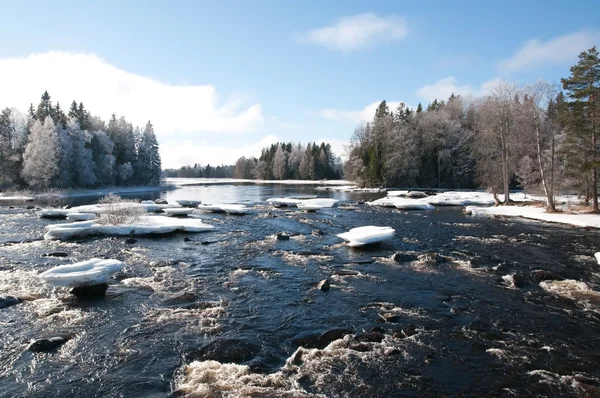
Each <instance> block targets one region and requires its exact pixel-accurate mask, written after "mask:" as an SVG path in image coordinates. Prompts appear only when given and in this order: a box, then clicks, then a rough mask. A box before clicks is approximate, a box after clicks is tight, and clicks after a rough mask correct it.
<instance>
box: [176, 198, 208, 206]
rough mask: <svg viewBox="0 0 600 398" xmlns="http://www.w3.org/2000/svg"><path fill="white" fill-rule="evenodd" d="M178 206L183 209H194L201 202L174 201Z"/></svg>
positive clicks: (189, 200) (188, 200)
mask: <svg viewBox="0 0 600 398" xmlns="http://www.w3.org/2000/svg"><path fill="white" fill-rule="evenodd" d="M176 202H177V204H178V205H181V206H185V207H196V206H198V205H199V204H201V203H202V201H201V200H191V199H179V200H177V201H176Z"/></svg>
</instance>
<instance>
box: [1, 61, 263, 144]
mask: <svg viewBox="0 0 600 398" xmlns="http://www.w3.org/2000/svg"><path fill="white" fill-rule="evenodd" d="M0 87H1V89H0V106H10V107H12V106H14V107H17V108H18V109H21V110H26V109H27V108H28V107H29V104H30V103H33V104H34V106H35V105H36V104H37V103H38V102H39V98H40V96H41V94H42V93H43V91H44V90H48V92H49V93H50V95H51V97H52V100H53V102H55V103H56V101H60V103H61V105H62V107H63V109H68V107H69V106H70V104H71V101H73V100H76V101H77V102H79V101H81V102H83V104H84V105H85V107H86V108H87V109H88V110H90V111H91V112H92V113H93V114H94V115H98V116H101V117H102V118H104V119H107V118H108V117H109V116H110V115H111V114H112V113H113V112H115V113H116V114H117V115H123V116H125V118H126V119H127V120H129V121H130V122H132V123H133V124H134V125H140V126H143V125H145V124H146V122H147V121H148V120H151V121H152V123H153V125H154V128H155V131H156V132H157V133H158V134H160V135H163V136H164V135H165V134H170V133H192V132H194V133H196V132H212V133H215V132H219V133H245V132H249V131H254V129H255V127H257V126H259V125H261V124H262V122H263V116H262V108H261V105H260V104H253V105H249V106H248V105H247V106H244V104H245V103H246V102H247V101H246V98H245V97H244V96H243V95H242V94H240V93H233V94H231V95H230V96H229V98H227V99H226V100H224V101H223V100H222V99H221V98H219V96H218V95H217V92H216V89H215V87H213V86H208V85H206V86H183V85H171V84H166V83H162V82H159V81H157V80H154V79H151V78H148V77H144V76H140V75H136V74H134V73H130V72H126V71H124V70H121V69H118V68H116V67H114V66H112V65H109V64H107V63H106V62H104V61H103V60H101V59H100V58H99V57H97V56H96V55H94V54H75V53H64V52H48V53H44V54H34V55H30V56H28V57H25V58H5V59H0Z"/></svg>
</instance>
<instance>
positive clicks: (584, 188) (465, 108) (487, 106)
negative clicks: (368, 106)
mask: <svg viewBox="0 0 600 398" xmlns="http://www.w3.org/2000/svg"><path fill="white" fill-rule="evenodd" d="M561 83H562V91H560V90H559V89H557V88H556V87H554V86H551V85H549V84H547V83H543V82H538V83H536V84H533V85H529V86H526V87H521V86H518V85H516V84H514V83H504V82H503V83H498V84H497V85H496V86H495V87H493V88H492V90H491V92H490V95H489V96H487V97H485V98H480V99H477V100H476V101H473V102H467V101H465V100H464V99H463V98H461V97H460V96H454V95H452V96H451V97H450V98H449V99H448V100H447V101H438V100H435V101H433V102H432V103H431V104H429V106H428V107H427V109H426V110H423V109H422V106H421V104H419V106H418V107H417V109H416V111H413V110H411V109H408V108H407V107H406V106H405V105H404V104H402V103H401V104H400V105H399V107H398V108H397V109H395V110H390V109H389V108H388V106H387V104H386V102H385V101H383V102H382V103H381V104H380V105H379V107H378V109H377V111H376V113H375V117H374V119H373V121H372V122H370V123H368V124H366V125H365V126H361V127H359V128H357V129H356V131H355V133H354V135H353V137H352V140H351V145H350V148H349V157H348V160H347V162H346V165H345V174H346V178H348V179H353V180H355V181H356V182H358V183H359V184H361V185H364V186H371V187H373V186H375V187H376V186H401V187H437V188H474V187H482V188H486V189H490V190H491V191H492V192H493V193H494V194H497V193H500V192H502V193H503V194H504V197H505V198H504V199H505V201H506V202H508V201H509V199H510V198H509V191H510V189H511V187H515V186H517V185H520V186H522V187H524V188H525V189H539V190H541V191H543V192H544V193H545V194H546V196H547V208H548V210H549V211H554V210H555V208H554V201H553V197H554V193H555V192H557V191H558V190H566V189H568V190H576V191H578V192H580V193H581V194H583V195H585V198H586V201H589V200H592V201H593V207H594V210H595V211H598V203H597V191H598V185H597V169H598V167H599V166H600V164H599V162H600V156H599V152H600V147H599V146H598V135H599V134H600V131H599V129H600V61H599V58H598V52H597V50H596V48H595V47H594V48H592V49H590V50H588V51H585V52H583V53H581V55H580V56H579V63H578V64H577V65H575V66H573V67H572V68H571V76H569V77H568V78H564V79H561Z"/></svg>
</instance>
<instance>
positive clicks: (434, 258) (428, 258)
mask: <svg viewBox="0 0 600 398" xmlns="http://www.w3.org/2000/svg"><path fill="white" fill-rule="evenodd" d="M418 258H419V261H422V262H424V263H436V264H440V263H445V262H446V258H445V257H444V256H442V255H440V254H437V253H435V252H427V253H425V254H421V255H420V256H419V257H418Z"/></svg>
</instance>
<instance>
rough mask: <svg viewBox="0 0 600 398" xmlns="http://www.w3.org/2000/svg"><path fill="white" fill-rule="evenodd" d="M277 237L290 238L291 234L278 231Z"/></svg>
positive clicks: (279, 238)
mask: <svg viewBox="0 0 600 398" xmlns="http://www.w3.org/2000/svg"><path fill="white" fill-rule="evenodd" d="M275 238H276V239H277V240H290V235H288V233H287V232H277V233H276V234H275Z"/></svg>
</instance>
